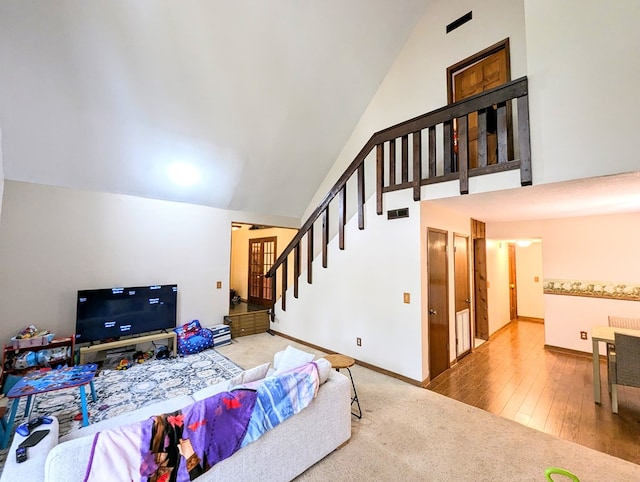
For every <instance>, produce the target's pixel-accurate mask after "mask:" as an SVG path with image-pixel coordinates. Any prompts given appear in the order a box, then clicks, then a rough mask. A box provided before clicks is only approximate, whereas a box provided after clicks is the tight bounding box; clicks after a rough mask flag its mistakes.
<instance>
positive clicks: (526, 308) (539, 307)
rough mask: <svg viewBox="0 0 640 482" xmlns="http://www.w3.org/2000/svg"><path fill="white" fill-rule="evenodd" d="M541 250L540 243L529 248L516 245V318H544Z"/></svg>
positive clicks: (535, 243)
mask: <svg viewBox="0 0 640 482" xmlns="http://www.w3.org/2000/svg"><path fill="white" fill-rule="evenodd" d="M542 248H543V246H542V243H539V242H534V243H531V244H530V245H529V246H519V245H518V244H516V285H517V287H518V294H517V295H518V316H526V317H529V318H544V295H543V290H542V285H543V280H544V276H543V273H542ZM536 278H537V280H538V281H536Z"/></svg>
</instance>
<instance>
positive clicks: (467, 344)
mask: <svg viewBox="0 0 640 482" xmlns="http://www.w3.org/2000/svg"><path fill="white" fill-rule="evenodd" d="M453 252H454V258H453V266H454V276H455V297H456V301H455V308H456V356H457V357H460V356H463V355H465V354H466V353H469V352H470V351H471V299H470V294H469V238H468V237H467V236H463V235H460V234H456V235H454V237H453Z"/></svg>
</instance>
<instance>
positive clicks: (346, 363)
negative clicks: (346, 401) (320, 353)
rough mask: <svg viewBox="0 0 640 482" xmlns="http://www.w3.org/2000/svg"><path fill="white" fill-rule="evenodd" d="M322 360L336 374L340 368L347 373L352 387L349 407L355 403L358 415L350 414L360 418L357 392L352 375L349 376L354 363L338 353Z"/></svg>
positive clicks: (326, 356) (360, 411)
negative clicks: (344, 369)
mask: <svg viewBox="0 0 640 482" xmlns="http://www.w3.org/2000/svg"><path fill="white" fill-rule="evenodd" d="M324 358H325V359H326V360H328V361H329V363H331V368H335V369H336V371H337V372H339V371H340V369H341V368H346V369H347V371H348V372H349V377H350V378H351V386H352V387H353V397H352V398H351V405H352V406H353V404H354V403H355V404H356V405H357V406H358V413H355V412H351V415H353V416H354V417H358V418H362V409H361V408H360V401H359V400H358V392H356V384H355V383H354V382H353V375H352V374H351V369H350V367H352V366H353V365H355V363H356V361H355V360H354V359H353V358H351V357H350V356H347V355H340V354H338V353H336V354H334V355H325V356H324Z"/></svg>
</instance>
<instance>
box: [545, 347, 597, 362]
mask: <svg viewBox="0 0 640 482" xmlns="http://www.w3.org/2000/svg"><path fill="white" fill-rule="evenodd" d="M544 349H545V350H548V351H553V352H556V353H564V354H565V355H576V356H581V357H585V358H589V359H592V358H593V353H589V352H587V351H580V350H572V349H571V348H563V347H561V346H553V345H547V344H545V345H544ZM600 359H601V360H606V359H607V357H606V356H605V355H600Z"/></svg>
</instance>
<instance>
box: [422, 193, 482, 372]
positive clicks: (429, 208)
mask: <svg viewBox="0 0 640 482" xmlns="http://www.w3.org/2000/svg"><path fill="white" fill-rule="evenodd" d="M420 213H421V222H420V269H421V278H422V312H421V314H422V320H423V334H424V339H423V350H424V356H425V358H424V366H423V371H424V373H425V377H424V378H426V375H428V374H429V338H428V328H429V313H428V311H429V272H428V238H427V229H428V228H435V229H442V230H444V231H447V243H448V246H449V249H448V253H447V269H448V273H449V307H448V310H449V360H450V361H453V360H455V359H456V300H455V257H454V256H453V236H454V234H463V235H467V236H469V261H470V262H471V260H472V259H473V242H472V240H471V237H470V228H471V220H470V219H469V217H468V216H465V215H464V214H463V213H459V212H457V211H453V210H451V209H447V208H445V207H442V206H440V205H438V204H436V203H433V202H429V201H423V202H422V203H420ZM469 289H470V292H469V294H470V296H471V300H472V303H471V306H474V303H473V268H472V267H471V266H470V268H469ZM471 320H472V321H471V325H472V330H473V314H472V315H471Z"/></svg>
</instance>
